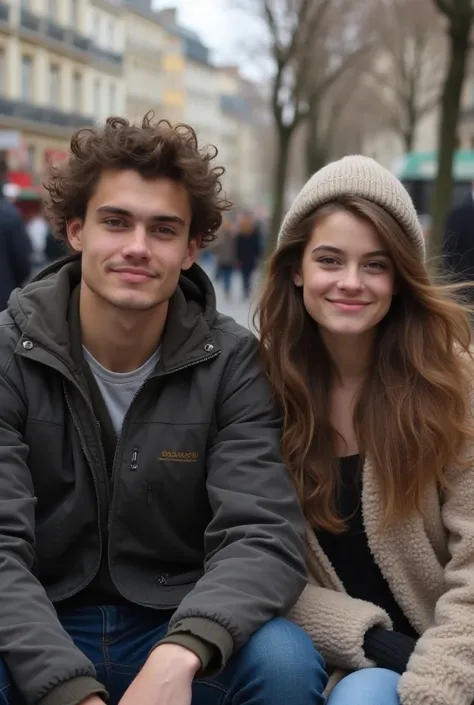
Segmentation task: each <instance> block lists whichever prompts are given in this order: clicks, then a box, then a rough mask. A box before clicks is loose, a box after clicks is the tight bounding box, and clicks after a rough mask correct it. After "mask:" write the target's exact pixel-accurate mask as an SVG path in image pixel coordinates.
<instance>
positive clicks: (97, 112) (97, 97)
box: [94, 78, 102, 118]
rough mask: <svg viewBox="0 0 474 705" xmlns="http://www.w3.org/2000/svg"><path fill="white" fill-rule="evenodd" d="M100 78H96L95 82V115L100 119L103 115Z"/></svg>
mask: <svg viewBox="0 0 474 705" xmlns="http://www.w3.org/2000/svg"><path fill="white" fill-rule="evenodd" d="M100 89H101V85H100V78H96V79H95V81H94V115H95V116H96V117H97V118H100V115H101V112H102V110H101V101H100Z"/></svg>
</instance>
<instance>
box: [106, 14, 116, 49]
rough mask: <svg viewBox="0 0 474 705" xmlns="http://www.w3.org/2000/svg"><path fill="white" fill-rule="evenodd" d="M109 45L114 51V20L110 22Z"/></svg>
mask: <svg viewBox="0 0 474 705" xmlns="http://www.w3.org/2000/svg"><path fill="white" fill-rule="evenodd" d="M107 34H108V37H107V39H108V44H109V48H110V49H113V48H114V47H115V22H114V21H113V20H110V21H109V26H108V33H107Z"/></svg>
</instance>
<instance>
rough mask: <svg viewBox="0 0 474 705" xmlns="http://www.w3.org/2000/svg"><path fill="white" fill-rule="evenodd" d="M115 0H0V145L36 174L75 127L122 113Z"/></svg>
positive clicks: (120, 27) (120, 32)
mask: <svg viewBox="0 0 474 705" xmlns="http://www.w3.org/2000/svg"><path fill="white" fill-rule="evenodd" d="M124 39H125V38H124V8H123V6H122V3H121V0H9V1H7V0H2V1H0V150H5V151H7V152H8V162H9V166H10V168H11V169H13V170H15V169H16V170H29V171H31V172H33V173H35V174H37V175H40V174H41V172H42V171H43V169H44V167H45V165H46V164H47V163H48V162H49V161H51V160H54V159H58V158H62V157H63V156H64V154H65V153H66V151H67V148H68V144H69V140H70V137H71V134H72V132H73V131H74V130H76V129H78V128H80V127H84V126H88V125H92V124H94V123H95V122H97V121H102V120H104V119H105V117H106V116H107V115H109V114H113V113H116V114H123V112H124V99H125V92H124V80H123V64H124V47H125V41H124Z"/></svg>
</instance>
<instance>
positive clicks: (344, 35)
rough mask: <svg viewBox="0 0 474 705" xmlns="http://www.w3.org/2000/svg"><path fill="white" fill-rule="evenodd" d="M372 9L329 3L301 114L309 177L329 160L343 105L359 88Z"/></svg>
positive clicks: (370, 45)
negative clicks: (304, 113) (305, 110)
mask: <svg viewBox="0 0 474 705" xmlns="http://www.w3.org/2000/svg"><path fill="white" fill-rule="evenodd" d="M373 9H374V6H373V4H372V3H371V2H370V0H366V2H364V3H354V2H337V3H333V4H332V5H331V10H330V13H331V15H330V21H329V22H328V28H327V30H326V31H325V35H324V37H321V38H320V39H319V41H318V42H317V44H316V45H315V47H314V52H315V56H314V60H313V62H312V71H311V76H310V85H309V87H308V100H307V116H306V123H307V129H306V171H307V174H308V176H310V175H311V174H314V172H315V171H318V169H320V168H321V167H322V166H324V164H326V163H327V161H328V160H329V158H330V155H331V153H332V152H333V151H334V150H333V146H334V142H335V140H336V138H337V137H339V136H340V131H339V129H338V128H339V127H340V125H341V121H342V117H343V114H344V112H345V110H346V107H347V105H348V101H350V99H351V96H352V95H353V94H354V93H355V92H356V91H358V90H359V88H360V82H361V79H362V77H363V75H364V71H365V69H366V66H367V64H368V62H369V59H370V56H371V50H372V48H373V46H374V32H373V22H372V14H373ZM335 66H337V68H338V70H337V71H334V67H335Z"/></svg>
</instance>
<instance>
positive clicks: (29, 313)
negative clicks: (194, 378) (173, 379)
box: [7, 255, 216, 367]
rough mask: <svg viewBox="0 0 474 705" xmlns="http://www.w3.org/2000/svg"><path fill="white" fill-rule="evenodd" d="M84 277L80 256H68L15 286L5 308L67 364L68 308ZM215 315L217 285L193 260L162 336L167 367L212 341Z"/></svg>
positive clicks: (173, 299)
mask: <svg viewBox="0 0 474 705" xmlns="http://www.w3.org/2000/svg"><path fill="white" fill-rule="evenodd" d="M80 281H81V256H80V255H72V256H70V257H65V258H63V259H61V260H59V261H57V262H54V263H53V264H52V265H50V266H48V267H46V269H44V270H42V271H41V272H40V273H39V274H38V275H37V276H36V277H35V278H34V279H32V280H31V281H30V282H29V283H28V284H27V285H26V286H25V287H24V288H23V289H16V290H15V291H14V292H13V293H12V295H11V297H10V300H9V302H8V308H7V310H8V312H9V314H10V316H11V318H12V319H13V320H14V322H15V324H16V325H17V326H18V328H19V329H20V331H21V333H22V337H23V338H31V339H32V340H33V341H34V342H35V343H37V344H39V345H41V346H42V347H43V348H45V349H47V350H49V351H50V352H51V353H53V354H54V355H56V356H58V357H59V358H61V359H62V360H63V361H66V362H69V363H70V346H69V328H68V323H67V311H68V306H69V300H70V297H71V292H72V291H73V289H74V288H75V287H76V286H77V285H78V284H79V283H80ZM215 317H216V297H215V292H214V288H213V286H212V283H211V281H210V279H209V277H208V276H207V275H206V273H205V272H204V271H203V270H202V269H201V267H199V265H197V264H194V265H193V266H192V267H191V268H190V269H189V270H188V271H186V272H182V274H181V276H180V279H179V284H178V288H177V289H176V291H175V293H174V294H173V296H172V297H171V299H170V306H169V310H168V317H167V322H166V325H165V330H164V333H163V340H162V357H163V361H164V365H165V367H167V366H168V365H173V364H179V363H177V362H176V360H175V359H174V358H175V357H176V356H177V355H178V354H182V355H184V356H186V355H189V354H190V353H191V351H192V349H193V348H194V347H196V346H197V345H199V344H200V343H201V342H202V344H204V342H203V341H205V340H207V341H209V338H212V336H211V333H210V328H211V326H212V324H213V322H214V319H215ZM200 354H201V356H202V349H200ZM180 356H181V355H180Z"/></svg>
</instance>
